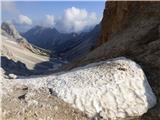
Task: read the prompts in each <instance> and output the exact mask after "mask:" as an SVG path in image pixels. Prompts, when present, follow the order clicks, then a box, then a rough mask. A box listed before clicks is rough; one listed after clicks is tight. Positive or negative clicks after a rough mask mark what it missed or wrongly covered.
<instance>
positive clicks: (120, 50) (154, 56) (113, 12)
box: [76, 1, 160, 120]
mask: <svg viewBox="0 0 160 120" xmlns="http://www.w3.org/2000/svg"><path fill="white" fill-rule="evenodd" d="M159 13H160V2H152V1H151V2H125V1H124V2H114V1H113V2H110V1H109V2H106V8H105V11H104V17H103V20H102V23H101V24H102V25H101V26H102V32H101V38H100V39H99V41H98V42H97V45H99V47H97V48H96V49H94V50H93V51H92V52H91V53H89V54H88V55H87V56H86V57H84V59H83V60H81V61H78V63H77V62H76V66H77V64H78V65H82V64H87V63H91V62H95V61H100V60H103V59H109V58H114V57H118V56H126V57H128V58H130V59H132V60H134V61H136V62H137V63H139V64H140V65H141V66H142V68H143V70H144V71H145V73H146V75H147V78H148V81H149V83H150V85H151V87H152V88H153V90H154V92H155V93H156V96H157V97H158V104H157V106H156V107H155V108H154V109H152V110H150V111H149V112H148V113H147V114H145V115H144V116H142V119H144V120H151V119H155V120H157V119H160V114H159V113H160V109H159V108H160V102H159V101H160V97H159V96H160V14H159Z"/></svg>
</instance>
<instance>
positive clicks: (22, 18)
mask: <svg viewBox="0 0 160 120" xmlns="http://www.w3.org/2000/svg"><path fill="white" fill-rule="evenodd" d="M19 22H20V24H24V25H32V20H31V19H30V18H29V17H27V16H25V15H22V14H21V15H19Z"/></svg>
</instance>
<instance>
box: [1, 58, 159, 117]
mask: <svg viewBox="0 0 160 120" xmlns="http://www.w3.org/2000/svg"><path fill="white" fill-rule="evenodd" d="M11 82H12V83H9V82H8V80H4V82H3V84H2V86H3V88H2V89H3V90H4V92H3V94H4V96H6V94H8V93H9V91H10V90H11V88H12V86H14V85H18V84H21V85H25V86H28V87H29V86H31V87H32V89H39V88H43V89H46V88H48V89H49V91H50V93H51V94H52V95H56V96H57V97H59V98H61V99H62V100H63V101H65V102H67V103H69V104H71V105H72V106H73V107H74V108H77V109H79V110H81V111H82V112H84V113H85V114H87V115H88V116H89V117H94V118H95V117H99V116H100V117H101V118H103V119H120V118H127V117H136V116H140V115H142V114H144V113H145V112H147V110H148V109H149V108H151V107H153V106H154V105H155V104H156V97H155V95H154V94H153V92H152V89H151V88H150V86H149V84H148V82H147V78H146V76H145V74H144V72H143V70H142V69H141V67H140V66H139V65H138V64H136V63H135V62H133V61H131V60H129V59H126V58H116V59H113V60H108V61H102V62H99V63H93V64H90V65H87V66H85V67H82V68H77V69H74V70H72V71H70V72H68V73H64V74H57V75H50V76H47V77H39V78H28V79H17V80H15V81H13V80H12V81H11ZM4 106H5V105H4Z"/></svg>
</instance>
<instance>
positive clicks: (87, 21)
mask: <svg viewBox="0 0 160 120" xmlns="http://www.w3.org/2000/svg"><path fill="white" fill-rule="evenodd" d="M98 22H99V19H98V18H97V16H96V14H95V13H93V12H92V13H89V12H87V10H86V9H79V8H76V7H71V8H68V9H66V10H65V11H64V16H63V17H62V18H61V21H60V22H59V24H58V25H59V26H57V28H58V29H59V30H60V31H62V32H81V31H82V30H84V29H88V28H90V27H93V26H94V25H96V24H98Z"/></svg>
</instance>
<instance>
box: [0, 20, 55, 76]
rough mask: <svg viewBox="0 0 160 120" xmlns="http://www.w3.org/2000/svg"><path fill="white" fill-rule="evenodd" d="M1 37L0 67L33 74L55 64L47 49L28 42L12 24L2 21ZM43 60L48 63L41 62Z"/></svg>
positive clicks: (14, 71)
mask: <svg viewBox="0 0 160 120" xmlns="http://www.w3.org/2000/svg"><path fill="white" fill-rule="evenodd" d="M1 38H2V41H1V42H2V48H1V58H2V67H3V69H4V70H7V71H8V72H12V73H16V74H21V75H22V74H23V75H24V74H25V72H26V73H30V74H34V72H36V71H37V72H38V71H39V70H41V71H46V70H48V69H50V68H52V67H53V66H54V65H55V64H56V63H55V61H54V60H52V58H50V52H49V51H46V50H44V49H41V48H38V47H36V46H33V45H31V44H30V43H28V42H27V41H26V40H25V38H23V37H22V36H21V35H20V34H19V33H18V32H17V31H16V29H15V27H14V26H13V25H12V24H9V23H2V25H1ZM44 62H45V63H48V64H41V63H44ZM18 64H20V65H18ZM23 69H24V71H23Z"/></svg>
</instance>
